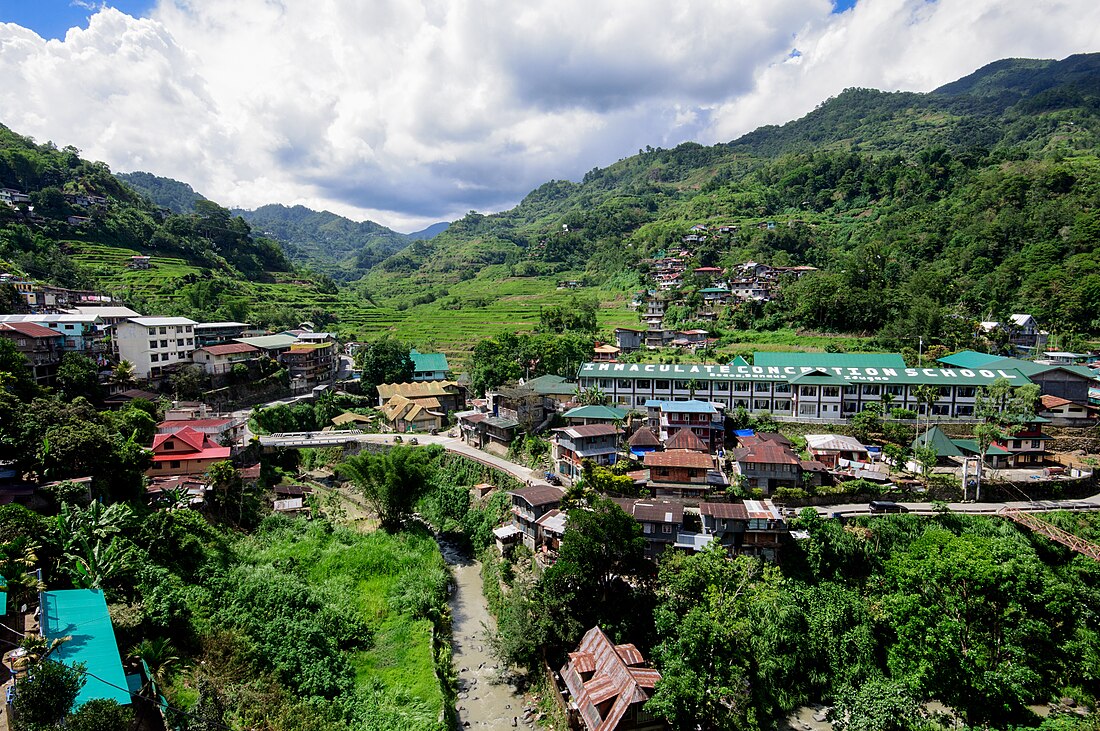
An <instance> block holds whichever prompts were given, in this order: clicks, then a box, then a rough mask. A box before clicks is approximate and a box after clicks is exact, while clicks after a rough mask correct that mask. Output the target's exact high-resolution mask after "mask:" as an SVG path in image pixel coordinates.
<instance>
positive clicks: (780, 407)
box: [775, 401, 791, 411]
mask: <svg viewBox="0 0 1100 731" xmlns="http://www.w3.org/2000/svg"><path fill="white" fill-rule="evenodd" d="M775 410H776V411H790V410H791V402H790V401H776V402H775Z"/></svg>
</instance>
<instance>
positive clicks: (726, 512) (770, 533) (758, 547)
mask: <svg viewBox="0 0 1100 731" xmlns="http://www.w3.org/2000/svg"><path fill="white" fill-rule="evenodd" d="M699 515H700V517H701V518H702V521H703V533H704V534H706V535H709V536H713V537H714V540H717V541H718V542H719V543H720V544H721V545H722V546H723V547H724V548H725V549H726V550H727V551H728V552H729V553H730V554H731V555H734V556H762V557H763V558H765V559H767V560H769V561H775V560H776V558H777V557H778V553H779V548H780V546H781V545H782V544H783V542H784V540H786V538H787V536H789V535H790V531H789V529H788V528H787V524H786V523H785V522H784V520H783V518H782V516H781V515H780V513H779V510H778V509H777V508H776V507H775V505H774V504H772V502H771V501H770V500H745V501H744V502H736V503H708V502H704V503H701V504H700V505H699Z"/></svg>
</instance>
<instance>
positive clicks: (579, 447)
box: [552, 424, 620, 480]
mask: <svg viewBox="0 0 1100 731" xmlns="http://www.w3.org/2000/svg"><path fill="white" fill-rule="evenodd" d="M619 434H620V430H619V428H618V427H617V426H615V425H614V424H589V425H588V426H570V427H566V428H564V429H555V430H554V435H553V437H552V440H553V451H552V455H553V460H554V469H555V471H556V472H557V473H558V474H559V475H561V476H562V477H565V478H566V479H568V480H575V479H576V478H577V477H578V476H579V475H580V474H581V463H582V462H583V461H584V460H590V461H592V462H594V463H595V464H597V465H601V466H605V467H609V466H611V465H613V464H615V462H616V460H617V459H618V456H619Z"/></svg>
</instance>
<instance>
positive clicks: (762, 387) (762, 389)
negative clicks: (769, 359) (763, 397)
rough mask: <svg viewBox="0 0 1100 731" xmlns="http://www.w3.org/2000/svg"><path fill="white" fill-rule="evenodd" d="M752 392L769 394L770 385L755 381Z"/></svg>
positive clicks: (770, 390)
mask: <svg viewBox="0 0 1100 731" xmlns="http://www.w3.org/2000/svg"><path fill="white" fill-rule="evenodd" d="M752 390H753V391H755V392H756V393H771V392H772V384H770V383H768V382H767V381H757V382H756V383H754V384H753V385H752Z"/></svg>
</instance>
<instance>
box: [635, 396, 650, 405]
mask: <svg viewBox="0 0 1100 731" xmlns="http://www.w3.org/2000/svg"><path fill="white" fill-rule="evenodd" d="M648 400H649V399H647V398H646V397H645V396H638V397H637V398H635V399H634V403H635V404H637V405H638V406H645V402H646V401H648Z"/></svg>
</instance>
